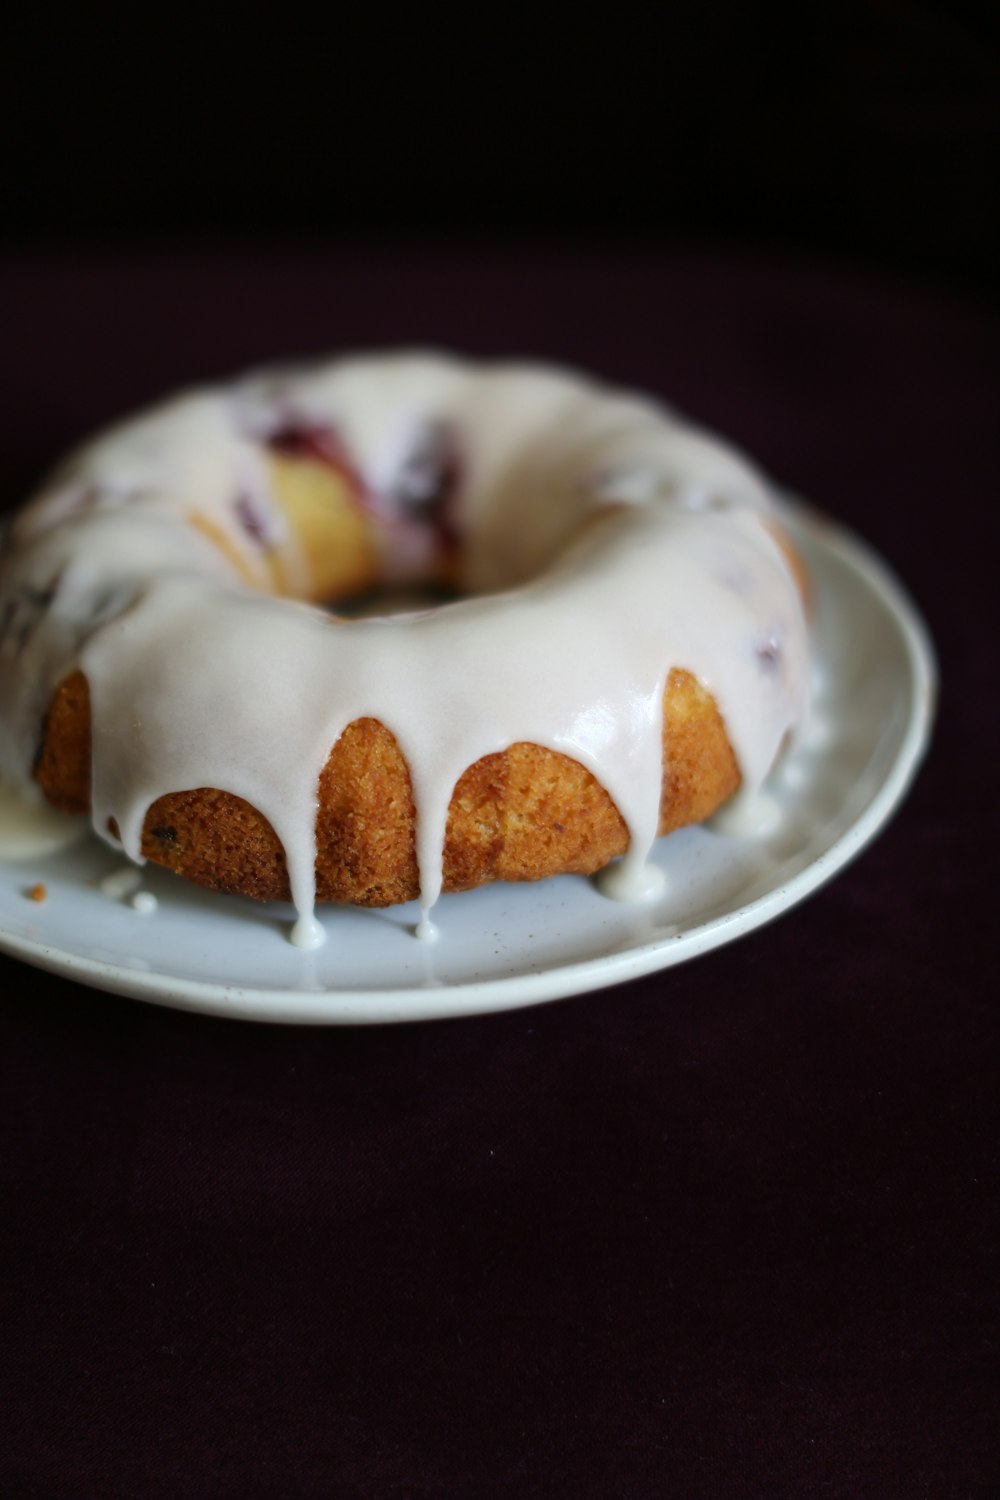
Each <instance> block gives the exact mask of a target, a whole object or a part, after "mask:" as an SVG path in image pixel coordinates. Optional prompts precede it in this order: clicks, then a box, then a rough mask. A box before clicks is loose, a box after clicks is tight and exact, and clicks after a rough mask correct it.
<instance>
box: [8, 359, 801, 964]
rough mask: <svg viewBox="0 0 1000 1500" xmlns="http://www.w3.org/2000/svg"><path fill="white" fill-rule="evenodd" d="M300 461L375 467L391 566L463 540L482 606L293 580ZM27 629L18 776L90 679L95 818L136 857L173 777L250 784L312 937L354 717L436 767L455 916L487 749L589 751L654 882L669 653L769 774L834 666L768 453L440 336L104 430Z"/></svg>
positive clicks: (59, 502)
mask: <svg viewBox="0 0 1000 1500" xmlns="http://www.w3.org/2000/svg"><path fill="white" fill-rule="evenodd" d="M275 451H279V452H286V453H287V452H303V453H308V454H310V455H311V456H313V457H320V458H322V459H324V460H325V461H327V462H329V463H332V464H335V465H338V466H340V467H341V469H342V470H343V472H344V473H345V474H347V475H348V476H349V477H350V480H351V484H352V486H353V490H354V493H355V494H356V497H357V503H358V504H359V506H361V507H362V509H363V511H364V514H365V518H366V524H367V526H368V528H369V530H370V533H371V536H372V539H373V541H374V544H375V546H376V548H377V549H378V553H379V571H380V574H381V577H382V578H383V579H384V580H387V581H394V580H398V579H413V580H420V579H422V578H424V577H427V576H430V575H431V573H432V571H433V565H434V562H435V558H436V557H437V555H438V554H439V552H440V550H441V548H442V546H451V547H453V548H454V550H455V554H456V562H457V569H458V578H459V581H460V585H461V588H462V590H463V591H464V592H465V593H467V594H468V595H469V597H467V598H463V599H461V600H460V601H458V602H457V603H453V604H449V605H446V606H442V607H438V608H434V609H428V610H421V611H418V612H416V613H410V614H407V615H393V616H383V617H376V618H366V619H357V620H351V621H349V622H344V621H338V619H337V617H336V616H332V615H331V614H329V613H328V612H326V611H325V610H323V609H321V608H318V607H316V606H315V605H314V604H310V603H306V602H303V601H301V600H299V601H295V600H289V599H278V598H274V597H269V596H268V594H266V593H265V592H263V590H265V589H269V588H270V587H271V586H272V583H271V577H272V575H271V572H270V570H269V567H268V557H269V555H271V554H272V553H274V552H275V550H278V549H280V550H281V551H282V553H283V555H284V556H285V557H286V559H287V569H286V572H287V573H288V576H290V577H292V578H293V579H294V578H295V577H296V575H298V576H299V577H300V578H301V580H302V590H303V592H306V591H307V584H306V580H307V579H308V577H309V566H308V563H309V559H308V557H307V556H306V555H304V554H303V553H302V551H301V544H300V541H299V539H298V538H297V537H296V535H295V533H294V528H293V527H291V526H290V525H289V521H288V518H287V516H286V515H285V513H284V511H283V508H282V505H281V500H280V496H279V494H278V493H277V490H276V487H275V485H274V483H273V479H272V474H271V469H270V461H271V459H272V458H273V455H274V453H275ZM211 537H215V538H217V539H221V540H222V541H223V543H224V545H223V546H222V547H220V546H217V545H213V542H212V540H210V538H211ZM0 629H2V632H3V634H2V640H0V761H2V765H3V769H4V771H5V773H6V774H7V775H8V776H11V777H16V778H19V779H20V780H21V781H22V782H26V781H28V780H29V778H30V770H31V764H32V758H33V756H34V754H35V751H36V749H37V745H38V742H39V737H40V733H41V725H42V722H43V717H44V714H45V711H46V709H47V705H48V703H49V702H50V701H51V697H52V694H53V692H54V690H55V688H56V686H57V685H58V683H59V682H60V681H61V680H62V679H63V678H64V677H65V676H67V675H68V674H69V673H70V672H71V671H73V670H75V669H77V668H79V669H81V670H82V671H83V672H84V674H85V675H86V677H87V679H88V682H89V685H90V692H91V704H92V719H93V818H94V824H95V827H96V828H97V830H98V831H99V832H100V833H102V835H103V836H105V837H109V835H108V834H107V828H108V822H109V819H112V818H113V819H114V821H115V823H116V825H117V827H118V829H119V832H120V835H121V843H122V845H123V847H124V849H125V851H126V852H127V853H128V854H129V855H131V856H132V857H133V858H136V859H138V858H140V844H141V835H142V825H143V820H144V817H145V813H146V811H147V809H148V808H149V806H150V805H151V804H152V802H154V801H155V800H156V799H157V798H158V797H159V796H162V795H164V794H166V793H168V792H173V791H182V790H187V789H192V788H195V787H200V786H214V787H218V788H220V789H222V790H225V791H228V792H231V793H233V794H235V795H237V796H240V797H243V798H245V799H246V800H247V801H248V802H251V803H252V804H253V805H254V806H256V807H257V808H258V810H259V811H260V812H261V813H262V814H263V815H264V816H265V817H266V818H267V819H268V820H269V821H270V822H271V824H272V826H273V827H274V829H275V832H276V834H277V835H278V837H279V838H280V840H281V842H282V844H283V846H284V849H285V854H286V858H287V862H288V870H289V877H290V883H291V890H292V896H293V901H294V903H295V906H296V908H297V910H298V912H299V916H300V921H299V923H298V924H297V928H296V931H297V934H298V937H299V939H300V940H302V941H304V942H309V941H315V940H317V939H318V934H319V929H318V928H317V926H316V924H315V922H314V920H313V918H312V907H313V898H314V867H315V832H314V824H315V811H316V790H317V786H318V781H319V775H320V772H321V770H322V767H323V765H324V764H325V761H326V758H327V755H328V754H329V750H330V747H331V746H332V744H333V743H334V742H335V741H336V740H337V738H338V737H339V735H340V734H341V732H342V731H343V729H344V728H345V727H346V725H347V724H348V723H350V722H351V721H352V720H354V719H357V718H363V717H371V718H375V719H378V720H380V721H381V722H382V723H383V724H385V725H386V727H387V728H388V729H390V730H391V731H392V733H393V734H394V735H395V736H396V739H397V741H398V742H399V745H400V748H401V750H402V752H403V754H404V756H405V757H406V760H407V762H408V764H409V768H410V774H411V779H412V783H413V794H414V800H415V804H416V808H417V853H418V862H419V868H420V878H421V901H422V903H423V905H424V908H425V910H426V909H429V908H430V906H431V905H432V904H433V902H434V901H435V900H436V898H437V896H438V894H439V891H440V886H441V857H442V849H443V842H444V829H445V821H446V817H447V809H448V803H449V800H450V797H451V793H452V790H453V788H454V785H455V783H456V782H457V780H458V778H459V776H460V775H461V773H462V772H463V771H464V770H465V768H466V767H467V766H469V765H470V764H472V763H473V762H474V761H476V760H477V759H479V758H480V757H481V756H483V755H486V754H490V753H492V752H495V751H498V750H502V749H505V748H506V747H507V746H509V745H511V744H514V743H516V742H519V741H530V742H533V743H536V744H540V745H543V746H546V747H548V748H551V749H554V750H558V751H561V752H563V753H564V754H567V755H570V756H573V757H574V758H575V759H577V760H579V761H581V762H582V763H583V764H584V765H585V766H587V768H588V769H589V770H591V771H592V772H593V774H594V775H595V777H596V778H597V780H598V781H599V782H600V783H601V784H602V785H603V786H604V787H605V788H606V790H607V791H608V792H609V794H610V795H611V796H612V798H613V800H614V801H615V803H616V805H617V807H618V809H619V811H620V813H621V814H622V817H623V818H624V820H625V822H626V824H627V825H628V828H629V831H630V835H631V845H630V850H629V853H628V855H627V856H626V858H625V860H624V861H623V864H622V869H623V871H624V872H625V874H626V876H629V875H630V876H632V877H633V886H634V888H638V887H639V886H641V884H642V875H641V872H642V870H643V868H644V864H645V861H646V858H647V856H648V852H649V848H650V846H651V844H652V841H653V839H654V837H655V834H656V827H657V817H658V810H659V797H660V786H661V776H662V764H661V761H662V749H661V736H662V699H663V691H664V686H665V682H666V678H667V674H668V673H669V671H670V670H671V668H675V667H676V668H683V669H685V670H687V671H688V672H690V673H692V674H693V675H694V676H695V677H697V678H698V679H699V680H700V681H701V682H702V684H703V685H704V686H705V687H706V688H707V689H708V690H709V691H710V692H711V693H712V695H713V696H714V698H715V700H716V703H717V704H718V707H719V709H720V712H721V714H722V717H723V720H724V722H725V725H726V730H727V733H728V735H729V738H730V741H731V743H732V745H733V748H734V751H735V753H736V756H737V759H738V761H739V764H740V769H741V773H742V777H743V782H744V785H745V786H748V787H751V788H752V787H755V786H758V785H759V784H760V782H761V781H762V780H763V778H764V776H765V775H766V773H767V771H768V769H769V767H770V765H771V763H772V761H773V759H774V757H775V755H776V753H777V751H778V749H779V748H780V746H781V744H782V742H783V740H784V738H785V736H786V734H787V733H788V731H789V730H790V729H791V728H792V727H793V726H794V725H795V724H796V722H797V721H798V720H799V718H800V716H801V714H802V712H803V709H804V705H805V700H806V691H807V677H808V670H807V667H808V663H807V639H806V626H805V620H804V613H803V606H802V600H801V596H800V592H799V588H798V586H797V583H796V580H795V578H794V576H793V573H792V570H791V568H790V566H789V564H788V561H787V559H786V557H785V556H784V554H783V552H782V550H781V547H780V546H779V544H778V542H777V541H776V540H775V531H774V527H773V522H772V507H771V501H770V499H769V496H768V492H767V488H766V486H765V485H764V483H763V482H762V480H761V479H760V477H759V476H758V475H757V474H756V473H755V471H754V470H753V468H752V467H751V466H750V465H749V464H748V463H747V462H746V461H745V460H743V459H742V458H741V457H739V456H738V455H736V454H735V453H734V452H732V450H730V449H729V448H727V447H726V446H725V445H724V444H722V443H720V442H719V441H718V440H716V439H714V438H711V437H709V436H707V435H705V434H703V433H701V432H699V431H697V430H696V429H694V428H692V427H691V426H690V425H688V424H686V423H684V422H681V421H679V420H678V419H677V418H676V417H674V416H673V415H672V414H671V413H669V412H668V411H666V410H665V409H664V408H662V407H660V406H658V405H657V404H655V403H654V402H652V401H650V400H648V399H646V398H643V397H636V396H631V395H623V394H620V393H617V392H611V391H608V390H606V389H604V388H602V387H600V386H598V385H596V384H594V383H592V382H590V381H587V380H585V379H582V378H580V377H578V376H576V375H571V374H568V373H565V372H562V371H557V370H551V369H546V368H541V367H538V366H530V365H506V364H505V365H494V366H479V367H477V366H473V365H468V364H465V363H462V362H460V361H458V360H454V359H449V358H444V357H441V356H436V355H413V354H405V355H382V356H372V357H365V358H354V359H344V360H338V361H335V362H333V363H330V364H326V365H321V366H318V367H315V368H298V369H288V370H276V371H266V372H263V373H261V374H256V375H252V376H250V377H247V378H244V379H242V380H240V381H237V382H235V383H233V384H231V385H228V386H225V387H219V388H216V389H210V390H200V391H194V392H192V393H190V394H186V395H182V396H179V397H177V398H176V399H174V400H173V401H170V402H168V403H167V404H165V405H163V406H161V407H159V408H156V409H155V410H153V411H151V412H148V413H145V414H142V415H140V416H139V417H137V418H135V419H133V420H132V421H129V422H126V423H124V424H122V425H120V426H118V427H115V428H113V429H111V430H110V431H109V432H107V433H105V434H103V435H101V436H99V437H98V438H97V439H95V441H94V442H92V443H91V444H89V445H87V446H86V447H84V448H83V449H82V450H80V451H79V452H78V453H77V454H75V455H74V456H73V457H72V458H71V459H70V460H69V461H68V462H67V463H66V464H64V465H63V466H62V468H61V469H60V470H58V471H57V473H56V474H55V475H54V476H53V477H52V480H51V482H50V483H49V484H48V485H46V486H45V488H44V489H43V491H42V492H41V494H40V495H39V496H38V497H37V498H36V499H35V500H34V501H33V502H32V503H31V504H30V505H29V506H28V507H27V508H26V510H25V511H24V512H22V514H21V515H20V517H19V518H18V520H17V522H16V523H15V525H14V527H13V528H12V532H11V535H10V537H9V538H8V542H7V545H6V547H5V550H4V553H3V556H2V559H0ZM627 884H628V881H627V880H626V885H627Z"/></svg>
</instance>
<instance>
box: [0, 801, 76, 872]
mask: <svg viewBox="0 0 1000 1500" xmlns="http://www.w3.org/2000/svg"><path fill="white" fill-rule="evenodd" d="M89 826H90V825H89V820H88V819H87V818H86V817H73V818H68V817H66V816H65V814H63V813H57V812H55V811H54V810H53V809H52V808H51V807H49V806H48V804H47V803H45V802H43V801H42V800H41V798H40V797H38V796H36V797H33V798H29V797H26V796H25V795H24V791H23V790H20V791H15V790H14V789H13V788H11V787H7V786H5V785H3V783H0V860H3V861H4V863H7V862H8V861H11V860H20V859H43V858H44V857H45V856H46V855H48V854H56V853H58V851H59V850H60V849H66V848H68V847H69V845H70V844H75V843H76V841H77V839H80V838H82V837H83V835H84V834H85V833H86V831H87V829H88V827H89Z"/></svg>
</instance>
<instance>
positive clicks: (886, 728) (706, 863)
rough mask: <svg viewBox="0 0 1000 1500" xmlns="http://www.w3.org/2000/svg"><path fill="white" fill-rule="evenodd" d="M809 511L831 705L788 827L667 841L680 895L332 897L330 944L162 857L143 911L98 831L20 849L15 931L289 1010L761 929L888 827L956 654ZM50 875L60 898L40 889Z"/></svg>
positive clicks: (146, 974)
mask: <svg viewBox="0 0 1000 1500" xmlns="http://www.w3.org/2000/svg"><path fill="white" fill-rule="evenodd" d="M789 521H790V525H791V528H792V530H793V532H794V533H795V536H796V538H797V540H798V542H799V544H800V546H801V548H802V551H803V554H804V556H805V559H806V562H807V564H808V566H809V569H810V572H811V575H812V578H813V581H814V585H815V601H816V618H815V658H816V669H815V685H814V709H813V712H812V715H811V719H810V724H809V726H808V728H807V730H806V732H805V734H804V736H803V739H802V743H801V744H800V745H799V746H798V747H797V749H796V750H795V751H794V752H793V753H792V754H790V755H789V756H787V757H786V759H785V761H784V763H783V764H782V765H781V766H779V767H778V769H777V770H776V771H775V772H774V774H773V776H772V779H771V782H770V783H769V790H768V796H769V799H770V810H771V813H772V815H773V816H772V818H771V827H770V830H769V831H767V832H764V833H758V834H756V835H754V836H752V837H744V838H736V837H730V836H727V835H724V834H722V833H719V832H717V831H714V830H710V829H706V828H694V829H684V830H682V831H681V832H679V833H676V834H674V835H672V836H671V837H670V838H668V839H662V840H660V842H659V845H658V848H657V851H656V856H655V857H656V860H657V863H658V864H659V865H660V867H661V868H662V870H663V872H664V875H665V876H666V885H665V889H664V892H663V894H662V895H661V896H660V897H659V898H658V899H657V900H656V901H655V902H654V903H653V904H652V905H651V906H649V907H643V908H641V909H640V908H634V907H629V906H622V905H619V904H617V903H614V902H611V901H608V900H606V899H605V898H604V897H603V896H601V895H599V894H598V892H597V890H596V889H595V888H594V886H593V885H592V883H591V882H590V881H588V880H585V879H582V878H579V877H573V876H561V877H559V878H557V879H554V880H548V881H544V882H542V883H540V884H538V885H516V886H515V885H497V886H492V887H486V888H483V889H481V890H478V891H471V892H467V893H464V894H462V895H457V896H445V897H443V898H442V900H441V901H440V903H439V905H438V906H437V907H436V908H435V914H434V915H435V921H436V923H437V925H438V927H439V929H440V937H439V940H438V941H437V942H436V943H427V942H422V941H420V940H418V939H417V938H415V937H414V936H413V928H414V924H415V922H416V920H417V916H418V912H417V908H416V906H415V905H413V906H408V907H398V908H390V909H388V910H386V911H363V910H359V909H356V908H332V907H327V908H321V921H322V922H323V923H324V925H325V926H326V929H327V942H326V945H325V947H323V948H321V949H319V950H317V951H316V952H312V953H303V952H301V951H299V950H298V949H296V948H293V947H292V946H291V944H290V943H288V942H287V941H286V936H285V934H286V932H287V929H288V924H289V909H288V908H285V907H281V906H273V907H266V906H265V907H260V906H257V905H255V904H254V903H252V902H250V901H246V900H243V899H242V898H240V897H229V896H218V895H210V894H208V893H206V892H202V891H199V890H197V889H196V888H194V887H192V886H189V885H188V884H187V883H186V882H184V881H181V880H178V879H177V878H176V877H175V876H173V875H170V874H168V873H167V872H165V871H162V870H158V869H154V868H152V867H148V868H147V869H146V870H145V871H144V872H143V875H142V886H143V889H144V890H147V891H151V892H152V893H153V894H154V895H155V896H156V897H157V900H158V909H157V910H156V912H155V913H154V914H152V915H146V916H143V915H141V914H140V913H138V912H137V911H136V910H135V909H133V907H132V906H131V905H130V904H128V902H127V901H118V900H114V899H112V898H110V897H109V896H107V895H104V894H102V893H101V891H100V889H99V884H100V881H101V879H102V878H103V877H104V876H106V875H107V874H108V873H109V872H112V871H114V870H116V869H119V868H120V867H121V860H120V859H119V858H116V856H115V854H114V853H113V852H112V851H111V850H110V849H108V848H106V847H105V846H104V845H102V844H101V843H99V842H98V841H97V840H96V839H91V838H88V839H85V840H84V841H83V842H81V843H79V844H78V845H76V846H75V847H74V848H72V849H70V850H66V851H64V852H62V853H60V854H55V855H50V856H48V857H47V858H45V859H41V860H34V861H23V862H21V863H19V864H10V865H6V866H0V948H3V949H5V950H6V951H7V952H8V953H12V954H14V955H16V956H17V957H18V958H21V959H24V960H25V962H27V963H30V964H35V965H37V966H38V967H40V968H43V969H50V970H52V971H53V972H55V973H58V974H64V975H66V976H67V977H69V978H71V979H76V980H79V981H80V982H81V983H82V984H88V985H93V986H95V987H97V988H98V989H104V990H111V991H114V992H116V993H118V994H123V995H131V996H134V997H135V998H136V999H140V1000H150V1001H154V1002H157V1003H159V1004H163V1005H172V1006H177V1007H180V1008H182V1009H187V1010H197V1011H207V1012H211V1013H213V1014H216V1015H222V1016H233V1017H241V1018H247V1019H257V1020H270V1021H296V1022H321V1023H358V1022H363V1023H367V1022H384V1021H413V1020H422V1019H429V1018H433V1017H442V1016H459V1015H470V1014H474V1013H477V1012H483V1011H492V1010H506V1009H513V1008H515V1007H518V1006H523V1005H531V1004H534V1003H536V1002H538V1001H542V1000H553V999H556V998H557V997H559V996H564V995H572V994H576V993H580V992H582V991H585V990H592V989H597V988H599V987H600V986H603V985H610V984H618V983H620V982H622V981H623V980H627V979H634V978H636V977H638V976H639V975H642V974H648V973H651V972H652V971H654V970H657V969H663V968H667V967H668V966H669V965H671V964H676V963H680V962H682V961H683V960H684V959H688V958H694V957H695V956H696V955H697V954H701V953H705V952H706V951H707V950H709V949H711V948H715V947H718V946H719V945H720V944H722V943H728V942H730V941H732V939H734V938H737V937H741V936H742V935H743V934H744V933H747V932H750V931H751V930H752V929H753V928H755V927H759V926H760V925H761V924H762V923H764V922H767V921H770V920H771V918H772V917H776V916H778V915H779V914H780V913H781V912H783V911H785V910H786V909H787V908H788V907H790V906H792V905H794V904H795V903H796V902H798V901H801V900H802V899H803V898H804V897H805V896H808V895H809V894H810V892H811V891H814V890H815V889H816V888H817V886H819V885H821V884H822V883H823V882H824V881H826V880H829V878H830V877H831V876H832V875H833V874H835V873H836V872H837V871H838V870H840V869H841V868H842V867H843V866H844V865H845V864H846V863H847V862H848V861H849V860H850V859H852V858H853V857H854V855H856V854H857V853H858V851H859V850H860V849H861V848H862V847H863V846H864V845H865V844H866V843H867V842H868V841H869V840H870V839H871V838H872V837H873V836H874V835H875V834H876V832H877V831H878V830H879V828H881V826H882V825H883V824H884V823H885V821H886V819H887V818H888V817H889V816H890V814H891V813H892V812H893V810H894V808H895V807H896V806H897V804H898V803H899V801H900V799H901V798H902V796H903V794H904V793H905V791H906V789H907V786H908V785H909V782H910V780H911V778H912V776H913V774H914V771H915V769H916V767H917V765H918V764H919V762H920V759H921V756H922V754H923V752H924V750H925V749H926V746H927V742H928V738H929V734H930V727H931V722H932V719H933V712H934V698H935V668H934V657H933V652H932V649H931V646H930V642H929V640H928V637H927V633H926V631H925V629H924V627H923V625H922V623H921V621H920V618H919V616H918V615H917V613H916V611H915V610H914V607H913V605H912V604H911V603H910V601H909V600H908V599H907V597H906V595H905V594H904V592H903V591H902V589H901V588H900V586H899V584H898V582H896V580H895V579H894V578H893V577H892V575H891V574H890V573H889V572H888V571H887V569H886V568H885V566H884V565H883V564H882V563H881V562H880V561H879V560H878V559H877V558H876V557H875V556H873V554H872V553H871V552H870V551H869V550H868V549H867V548H866V547H865V546H864V545H863V544H862V543H861V542H859V541H858V540H857V539H856V538H854V537H852V536H850V535H848V534H846V533H844V532H843V531H841V530H838V529H836V528H834V527H832V526H831V525H830V524H829V523H828V522H826V521H825V520H823V519H821V518H820V517H818V516H816V515H815V514H812V513H810V512H809V511H808V510H807V509H806V508H805V507H803V506H801V505H799V506H796V507H794V508H793V509H792V511H791V514H790V516H789ZM36 882H43V883H44V884H45V886H46V887H47V892H48V895H47V899H46V900H45V901H44V902H43V903H36V902H33V901H31V900H30V899H28V895H27V892H28V891H29V890H30V888H31V887H32V886H33V885H34V884H35V883H36Z"/></svg>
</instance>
